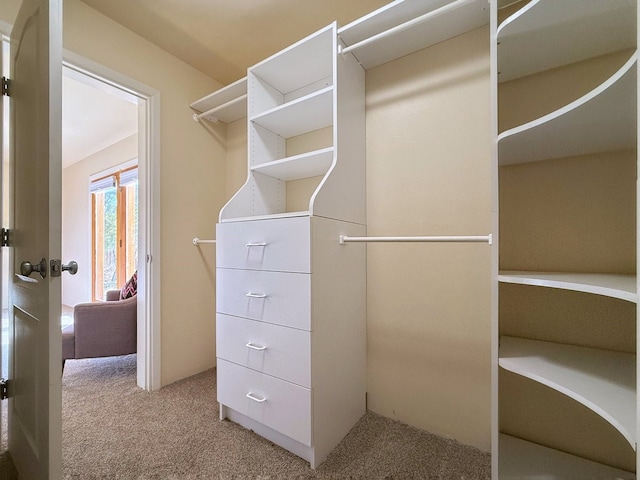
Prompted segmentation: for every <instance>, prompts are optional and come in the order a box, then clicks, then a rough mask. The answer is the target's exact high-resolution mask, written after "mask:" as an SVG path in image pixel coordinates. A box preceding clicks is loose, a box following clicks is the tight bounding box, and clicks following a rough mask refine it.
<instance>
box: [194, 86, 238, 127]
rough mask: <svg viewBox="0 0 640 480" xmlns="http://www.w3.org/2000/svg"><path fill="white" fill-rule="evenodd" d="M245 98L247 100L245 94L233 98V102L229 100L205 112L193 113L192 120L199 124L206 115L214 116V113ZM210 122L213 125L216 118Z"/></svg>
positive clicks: (216, 120) (216, 121)
mask: <svg viewBox="0 0 640 480" xmlns="http://www.w3.org/2000/svg"><path fill="white" fill-rule="evenodd" d="M246 98H247V94H246V93H245V94H244V95H241V96H239V97H238V98H234V99H233V100H229V101H228V102H227V103H223V104H222V105H218V106H217V107H213V108H210V109H209V110H207V111H206V112H202V113H194V114H193V119H194V120H195V121H196V122H199V121H200V119H201V118H203V117H206V116H208V115H212V114H214V113H216V112H219V111H220V110H223V109H225V108H227V107H230V106H231V105H233V104H235V103H238V102H242V101H243V100H244V99H246ZM211 121H212V122H213V123H218V117H216V116H215V115H214V117H213V118H212V119H211Z"/></svg>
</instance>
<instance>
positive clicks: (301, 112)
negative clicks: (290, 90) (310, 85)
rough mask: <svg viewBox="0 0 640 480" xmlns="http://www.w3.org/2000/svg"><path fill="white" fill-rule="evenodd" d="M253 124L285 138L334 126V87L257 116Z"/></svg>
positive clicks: (253, 119)
mask: <svg viewBox="0 0 640 480" xmlns="http://www.w3.org/2000/svg"><path fill="white" fill-rule="evenodd" d="M251 121H252V122H255V123H257V124H258V125H260V126H262V127H264V128H266V129H267V130H270V131H272V132H273V133H275V134H277V135H280V136H281V137H284V138H290V137H295V136H296V135H300V134H302V133H307V132H312V131H314V130H318V129H320V128H324V127H328V126H330V125H332V124H333V86H329V87H325V88H323V89H321V90H318V91H317V92H314V93H311V94H309V95H306V96H304V97H301V98H298V99H296V100H294V101H292V102H289V103H285V104H284V105H279V106H278V107H275V108H272V109H271V110H268V111H266V112H264V113H261V114H259V115H256V116H255V117H253V118H252V119H251Z"/></svg>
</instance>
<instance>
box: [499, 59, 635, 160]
mask: <svg viewBox="0 0 640 480" xmlns="http://www.w3.org/2000/svg"><path fill="white" fill-rule="evenodd" d="M636 77H637V53H634V54H633V55H632V56H631V58H630V59H629V60H628V61H627V62H626V63H625V64H624V65H623V66H622V67H621V68H620V69H619V70H618V71H617V72H616V73H615V74H613V75H612V76H611V77H610V78H608V79H607V80H606V81H605V82H604V83H602V84H601V85H599V86H598V87H597V88H596V89H594V90H592V91H591V92H589V93H587V94H586V95H584V96H582V97H581V98H579V99H577V100H576V101H574V102H572V103H570V104H569V105H566V106H564V107H562V108H561V109H559V110H556V111H555V112H552V113H550V114H548V115H545V116H544V117H541V118H539V119H536V120H534V121H532V122H529V123H526V124H524V125H521V126H519V127H516V128H512V129H510V130H507V131H506V132H503V133H502V134H500V135H499V136H498V158H499V163H500V165H510V164H514V163H525V162H532V161H537V160H548V159H552V158H565V157H572V156H578V155H587V154H590V153H597V152H614V151H621V150H630V149H634V148H636V124H637V121H636V109H635V103H636V102H635V100H634V99H635V98H636V88H637V86H636Z"/></svg>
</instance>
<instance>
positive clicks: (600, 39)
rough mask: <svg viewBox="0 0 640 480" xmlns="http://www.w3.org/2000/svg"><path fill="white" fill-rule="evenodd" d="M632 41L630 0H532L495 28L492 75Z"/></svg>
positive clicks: (506, 76) (509, 74)
mask: <svg viewBox="0 0 640 480" xmlns="http://www.w3.org/2000/svg"><path fill="white" fill-rule="evenodd" d="M635 47H636V0H615V1H604V0H562V1H558V0H532V1H531V2H530V3H529V4H527V5H526V6H524V7H523V8H522V9H520V10H518V11H517V12H516V13H514V14H513V15H512V16H511V17H509V18H507V19H506V20H505V21H504V22H503V23H502V25H500V27H499V28H498V72H499V73H498V78H499V81H500V82H505V81H508V80H513V79H515V78H520V77H524V76H526V75H531V74H533V73H537V72H541V71H544V70H549V69H552V68H556V67H560V66H563V65H569V64H571V63H575V62H579V61H581V60H585V59H587V58H592V57H596V56H599V55H605V54H607V53H611V52H616V51H618V50H623V49H626V48H635ZM525 52H526V54H525Z"/></svg>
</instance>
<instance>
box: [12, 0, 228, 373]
mask: <svg viewBox="0 0 640 480" xmlns="http://www.w3.org/2000/svg"><path fill="white" fill-rule="evenodd" d="M18 4H19V0H0V20H3V21H5V22H8V23H12V22H13V19H14V16H15V12H16V11H17V9H16V5H18ZM64 48H65V49H67V50H69V51H71V52H73V53H75V54H78V55H81V56H83V57H85V58H87V59H89V60H91V61H94V62H97V63H99V64H101V65H104V66H106V67H108V68H110V69H112V70H115V71H117V72H119V73H121V74H123V75H125V76H127V77H129V78H132V79H134V80H136V81H138V82H141V83H143V84H145V85H148V86H149V87H151V88H153V89H155V90H158V91H159V92H160V96H161V106H160V109H161V111H160V127H161V132H160V133H161V140H160V149H161V151H160V155H161V160H160V190H161V201H160V207H161V209H162V210H161V212H162V218H161V238H160V241H161V249H162V254H161V258H160V259H159V261H160V262H161V282H162V291H161V310H162V318H161V336H162V340H161V355H162V366H161V368H162V377H161V382H162V384H163V385H166V384H169V383H172V382H174V381H176V380H178V379H181V378H183V377H186V376H189V375H192V374H195V373H198V372H200V371H202V370H205V369H207V368H210V367H212V366H213V365H214V364H215V314H214V312H215V296H214V295H212V292H213V291H214V289H215V274H214V272H215V268H214V266H215V251H214V249H213V248H212V247H211V246H202V247H201V248H196V247H194V246H193V244H192V242H191V240H192V239H193V237H195V236H198V237H200V238H215V237H214V235H215V220H216V216H217V212H218V211H219V209H220V208H221V207H222V205H223V201H224V199H225V145H224V144H225V128H224V126H223V125H220V126H215V127H211V128H209V129H205V128H203V126H202V125H200V124H198V123H196V122H194V121H193V120H192V118H191V115H192V112H191V110H190V109H189V104H190V103H191V102H193V101H194V100H197V99H198V98H201V97H202V96H204V95H206V94H208V93H210V92H211V91H213V90H215V89H217V88H219V87H220V86H221V85H220V84H219V83H217V82H216V81H214V80H212V79H211V78H209V77H207V76H206V75H204V74H202V73H200V72H198V71H197V70H195V69H193V68H192V67H190V66H189V65H187V64H186V63H184V62H182V61H181V60H179V59H177V58H176V57H173V56H172V55H170V54H168V53H167V52H165V51H163V50H161V49H159V48H157V47H156V46H154V45H152V44H151V43H149V42H147V41H146V40H144V39H142V38H141V37H139V36H137V35H135V34H134V33H132V32H131V31H129V30H127V29H126V28H124V27H122V26H121V25H119V24H117V23H115V22H113V21H111V20H110V19H108V18H107V17H105V16H103V15H102V14H100V13H98V12H97V11H95V10H93V9H92V8H90V7H88V6H87V5H85V4H84V3H82V2H80V0H64Z"/></svg>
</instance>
